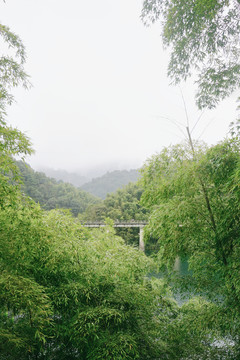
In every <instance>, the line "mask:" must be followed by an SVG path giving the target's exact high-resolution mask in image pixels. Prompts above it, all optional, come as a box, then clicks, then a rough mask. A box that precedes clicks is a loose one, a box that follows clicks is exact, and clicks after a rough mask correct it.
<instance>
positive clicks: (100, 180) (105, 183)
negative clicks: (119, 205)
mask: <svg viewBox="0 0 240 360" xmlns="http://www.w3.org/2000/svg"><path fill="white" fill-rule="evenodd" d="M139 176H140V174H139V171H138V170H136V169H132V170H129V171H128V170H115V171H111V172H107V173H106V174H104V175H103V176H101V177H97V178H94V179H92V180H91V181H90V182H88V183H86V184H84V185H82V186H81V189H82V190H85V191H87V192H89V193H90V194H92V195H95V196H98V197H100V198H102V199H105V197H106V196H107V194H108V193H112V192H114V191H116V190H117V189H119V188H121V187H123V186H125V185H127V184H129V183H130V182H136V181H137V180H138V178H139Z"/></svg>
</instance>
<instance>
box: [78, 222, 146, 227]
mask: <svg viewBox="0 0 240 360" xmlns="http://www.w3.org/2000/svg"><path fill="white" fill-rule="evenodd" d="M147 224H148V223H147V221H128V222H127V221H119V222H117V221H116V222H115V223H114V225H113V226H114V227H125V228H127V227H138V228H141V227H144V226H145V225H147ZM82 225H83V226H84V227H89V228H98V227H105V226H107V225H106V224H105V223H104V222H101V221H88V222H85V223H83V224H82Z"/></svg>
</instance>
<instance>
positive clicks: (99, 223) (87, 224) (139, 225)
mask: <svg viewBox="0 0 240 360" xmlns="http://www.w3.org/2000/svg"><path fill="white" fill-rule="evenodd" d="M147 224H148V223H147V221H137V220H132V221H115V222H114V225H113V226H114V227H116V228H117V227H119V228H134V227H137V228H139V250H141V251H144V239H143V236H144V230H143V229H144V226H146V225H147ZM82 225H83V226H84V227H88V228H99V227H105V226H107V225H106V224H105V223H104V222H102V221H87V222H85V223H84V224H82Z"/></svg>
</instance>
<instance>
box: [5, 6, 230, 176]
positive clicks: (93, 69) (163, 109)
mask: <svg viewBox="0 0 240 360" xmlns="http://www.w3.org/2000/svg"><path fill="white" fill-rule="evenodd" d="M141 7H142V1H141V0H101V1H100V0H91V1H90V0H89V1H86V0H69V1H66V0H21V1H19V0H7V1H6V3H3V2H2V1H1V3H0V13H1V18H0V21H1V22H2V23H3V24H5V25H8V26H9V27H10V28H11V30H12V31H14V32H15V33H17V34H18V35H19V36H20V37H21V39H22V40H23V42H24V44H25V47H26V50H27V55H28V58H27V63H26V70H27V72H28V73H29V75H30V76H31V82H32V84H33V87H32V88H31V89H30V90H29V91H24V90H22V89H18V90H17V91H16V92H15V95H16V100H17V103H16V104H14V105H13V106H12V107H11V108H10V109H9V111H8V114H9V116H8V119H9V122H10V124H12V125H14V126H17V127H18V128H19V129H20V130H22V131H24V132H25V133H26V134H27V135H28V136H29V137H30V138H31V140H32V142H33V146H34V149H35V151H36V153H35V155H33V156H32V157H31V158H30V159H28V162H29V163H30V164H31V165H32V166H33V167H34V168H35V169H39V168H41V167H53V168H55V169H66V170H70V171H76V170H80V171H83V172H84V171H85V169H91V168H94V167H99V166H105V167H106V168H107V166H111V167H112V168H114V167H115V168H118V169H119V168H120V169H123V168H134V167H139V166H141V165H142V164H143V162H144V161H145V160H146V158H148V157H150V156H151V155H152V154H154V153H156V152H159V151H160V150H161V149H162V148H163V147H164V146H167V145H170V144H174V143H176V142H179V141H181V140H182V138H183V135H182V133H181V132H180V131H179V129H178V128H177V127H176V126H175V125H174V124H173V123H172V122H171V121H170V120H167V119H164V118H161V117H167V118H171V119H174V120H177V121H179V122H181V123H186V117H185V112H184V107H183V103H182V98H181V92H180V89H179V88H178V87H172V86H170V85H169V79H167V77H166V71H167V70H166V69H167V62H168V54H167V52H165V51H163V49H162V44H161V37H160V33H161V30H160V25H159V24H156V25H155V26H154V27H151V28H146V27H144V25H143V24H142V22H141V20H140V13H141ZM182 92H183V94H184V97H185V101H186V103H187V107H188V111H189V117H190V119H191V124H192V126H193V125H194V123H195V121H196V120H197V118H198V116H199V112H198V111H197V110H196V108H195V106H194V88H193V87H192V85H189V84H188V85H186V84H185V85H184V84H183V85H182ZM235 118H236V96H232V98H231V99H228V100H227V101H224V102H222V103H221V104H220V106H219V107H218V108H217V109H216V110H215V111H211V112H210V111H206V112H205V113H204V115H203V116H202V118H201V121H200V122H199V124H198V126H197V127H196V129H195V131H194V133H193V136H195V138H198V137H199V136H200V135H201V134H202V132H203V131H204V129H205V128H206V126H207V128H206V129H205V131H204V133H203V134H202V136H201V138H202V139H203V140H205V141H206V142H208V143H209V144H212V143H216V142H217V141H219V140H221V139H222V138H223V137H224V136H225V134H226V132H227V130H228V125H229V123H230V121H233V120H234V119H235ZM209 123H210V124H209Z"/></svg>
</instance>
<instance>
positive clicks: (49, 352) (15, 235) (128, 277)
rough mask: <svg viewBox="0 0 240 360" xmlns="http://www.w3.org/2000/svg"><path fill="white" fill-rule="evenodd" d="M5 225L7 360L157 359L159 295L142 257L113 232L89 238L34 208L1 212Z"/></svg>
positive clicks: (1, 331)
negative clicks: (34, 359) (147, 275)
mask: <svg viewBox="0 0 240 360" xmlns="http://www.w3.org/2000/svg"><path fill="white" fill-rule="evenodd" d="M0 223H1V229H2V231H1V234H0V248H1V262H0V269H1V272H2V276H1V279H0V290H1V296H0V308H1V314H3V315H1V316H3V319H2V320H3V321H2V322H1V328H0V346H1V356H3V357H2V358H3V359H5V358H8V359H16V357H20V358H21V359H31V358H36V357H39V358H42V357H43V356H45V358H49V359H50V358H51V359H66V358H69V359H75V358H76V359H77V358H81V359H95V358H96V359H99V358H102V359H121V358H124V357H126V358H129V359H130V358H131V359H137V358H139V359H147V358H153V357H154V356H155V355H154V354H155V353H156V352H158V351H159V350H157V347H156V344H155V341H156V338H157V337H158V336H160V334H159V329H158V328H156V325H157V323H156V321H157V319H156V318H155V317H154V313H155V312H156V311H157V308H158V305H159V304H160V303H161V298H160V297H159V295H157V294H156V292H155V290H154V289H151V286H150V282H149V281H146V280H145V274H146V273H147V272H149V271H150V270H151V263H150V261H149V259H147V258H146V257H145V255H144V254H142V253H141V252H139V251H137V250H135V249H134V248H132V247H128V246H126V245H125V244H124V242H123V240H122V239H120V238H118V237H116V236H115V235H114V232H113V230H112V229H111V228H110V227H109V228H107V229H106V230H102V231H101V230H98V231H95V232H94V233H91V235H90V234H89V233H88V232H87V231H86V230H85V229H83V228H81V226H80V225H78V223H77V222H76V220H74V219H73V218H71V217H69V216H67V215H62V214H61V213H59V212H56V211H53V212H49V213H48V214H47V213H43V212H42V211H41V210H40V209H39V208H38V207H36V206H35V205H32V206H30V207H27V206H24V207H21V205H19V209H18V211H17V212H16V209H12V208H8V209H7V210H2V211H1V212H0ZM5 313H6V318H4V316H5V315H4V314H5ZM6 338H7V339H8V340H7V346H6ZM110 344H111V346H110ZM151 354H152V355H153V357H151ZM0 358H1V357H0Z"/></svg>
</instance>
